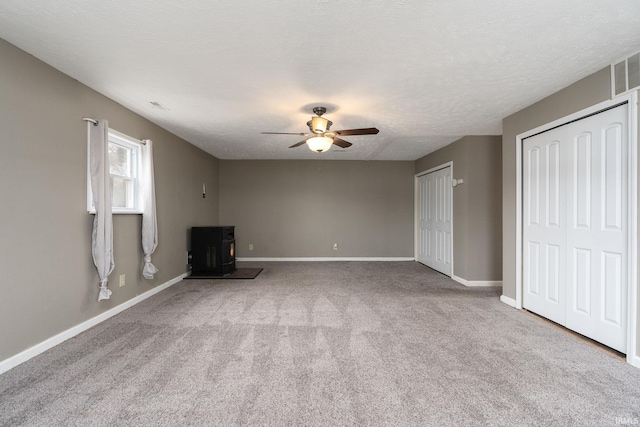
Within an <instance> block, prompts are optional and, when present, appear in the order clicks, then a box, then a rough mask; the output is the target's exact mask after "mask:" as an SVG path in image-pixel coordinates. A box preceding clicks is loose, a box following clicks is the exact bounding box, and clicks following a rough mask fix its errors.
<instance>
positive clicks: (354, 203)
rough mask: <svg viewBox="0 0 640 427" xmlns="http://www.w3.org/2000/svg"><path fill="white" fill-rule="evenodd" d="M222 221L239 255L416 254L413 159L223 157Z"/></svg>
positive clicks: (221, 179)
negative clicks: (233, 228) (232, 228)
mask: <svg viewBox="0 0 640 427" xmlns="http://www.w3.org/2000/svg"><path fill="white" fill-rule="evenodd" d="M220 222H221V223H224V224H229V225H235V226H236V240H237V254H238V256H239V257H413V162H376V161H371V162H368V161H346V160H344V161H328V160H308V161H290V160H273V161H272V160H221V161H220ZM250 243H252V244H253V245H254V250H253V251H251V252H250V251H249V250H248V245H249V244H250ZM333 243H338V248H339V250H338V251H334V250H333V249H332V245H333Z"/></svg>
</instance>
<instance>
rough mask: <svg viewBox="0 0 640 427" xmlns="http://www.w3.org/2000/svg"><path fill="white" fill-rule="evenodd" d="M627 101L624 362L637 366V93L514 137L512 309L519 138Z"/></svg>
mask: <svg viewBox="0 0 640 427" xmlns="http://www.w3.org/2000/svg"><path fill="white" fill-rule="evenodd" d="M624 103H627V106H628V108H627V115H628V117H627V120H628V123H627V126H628V129H627V133H628V135H629V139H628V151H627V153H628V154H627V155H628V174H627V180H628V185H627V191H628V211H627V218H628V219H627V220H628V221H629V224H628V229H629V242H628V257H629V259H628V263H627V264H628V265H627V268H628V271H627V277H628V282H629V283H628V292H627V298H628V300H629V301H628V308H627V363H629V364H631V365H633V366H635V367H638V368H640V352H638V349H637V333H638V327H637V326H638V323H637V322H638V150H637V145H638V112H637V111H638V110H637V104H638V95H637V92H631V93H629V94H626V95H624V96H619V97H616V98H614V99H611V100H607V101H604V102H601V103H599V104H596V105H593V106H591V107H589V108H585V109H584V110H580V111H578V112H576V113H573V114H570V115H568V116H565V117H562V118H560V119H558V120H554V121H552V122H550V123H547V124H544V125H542V126H538V127H536V128H534V129H531V130H529V131H527V132H523V133H521V134H519V135H517V136H516V141H515V142H516V299H515V308H517V309H522V294H523V285H524V280H523V276H522V275H523V266H522V252H523V249H522V196H523V189H522V182H523V177H522V172H523V170H522V141H523V140H524V139H525V138H528V137H531V136H533V135H536V134H538V133H541V132H545V131H548V130H551V129H553V128H555V127H559V126H563V125H565V124H567V123H569V122H572V121H575V120H579V119H582V118H586V117H587V116H590V115H594V114H597V113H599V112H601V111H603V110H607V109H609V108H613V107H615V106H617V105H620V104H624Z"/></svg>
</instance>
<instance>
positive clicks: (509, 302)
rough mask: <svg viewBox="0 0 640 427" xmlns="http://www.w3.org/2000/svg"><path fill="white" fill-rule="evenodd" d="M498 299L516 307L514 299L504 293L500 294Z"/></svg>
mask: <svg viewBox="0 0 640 427" xmlns="http://www.w3.org/2000/svg"><path fill="white" fill-rule="evenodd" d="M500 301H502V302H503V303H505V304H507V305H508V306H511V307H513V308H516V300H514V299H513V298H509V297H506V296H504V295H500Z"/></svg>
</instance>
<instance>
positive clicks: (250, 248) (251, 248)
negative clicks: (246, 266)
mask: <svg viewBox="0 0 640 427" xmlns="http://www.w3.org/2000/svg"><path fill="white" fill-rule="evenodd" d="M249 250H250V251H252V250H253V243H249Z"/></svg>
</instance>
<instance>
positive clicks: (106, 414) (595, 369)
mask: <svg viewBox="0 0 640 427" xmlns="http://www.w3.org/2000/svg"><path fill="white" fill-rule="evenodd" d="M243 266H246V267H264V271H262V273H261V274H260V275H259V276H258V277H257V278H256V279H255V280H229V281H224V280H221V281H215V282H212V281H210V280H209V281H205V280H203V281H198V280H189V281H183V282H180V283H178V284H176V285H174V286H172V287H171V288H169V289H167V290H165V291H163V292H161V293H159V294H157V295H155V296H153V297H151V298H150V299H148V300H146V301H144V302H142V303H141V304H139V305H137V306H135V307H133V308H131V309H129V310H127V311H125V312H123V313H121V314H120V315H118V316H115V317H113V318H112V319H110V320H108V321H106V322H104V323H102V324H100V325H98V326H96V327H94V328H92V329H90V330H88V331H86V332H84V333H82V334H80V335H79V336H78V337H76V338H74V339H71V340H69V341H67V342H65V343H63V344H61V345H59V346H57V347H56V348H54V349H52V350H50V351H48V352H46V353H44V354H42V355H40V356H38V357H36V358H34V359H32V360H30V361H29V362H26V363H24V364H22V365H20V366H18V367H16V368H14V369H12V370H11V371H9V372H7V373H5V374H3V375H1V376H0V425H2V426H20V425H28V426H52V425H64V426H73V425H77V426H90V425H101V426H107V425H109V426H111V425H113V426H146V425H153V426H163V425H167V426H174V425H176V426H177V425H251V426H258V425H273V426H290V425H316V426H332V425H393V426H410V425H416V426H418V425H419V426H441V425H508V426H526V425H531V426H542V425H544V426H552V425H557V426H567V425H593V426H606V425H612V426H615V425H622V424H624V423H629V422H631V423H632V424H633V423H634V420H636V421H635V423H636V424H637V423H638V421H637V420H638V419H640V369H636V368H633V367H631V366H629V365H627V364H625V363H624V362H621V361H620V360H618V359H616V358H613V357H611V356H609V355H607V354H605V353H604V352H602V351H600V350H598V349H596V348H593V347H592V346H589V345H588V344H586V343H584V342H582V341H580V340H577V339H576V338H574V337H572V336H570V335H568V334H566V333H564V332H563V331H560V330H558V329H557V328H555V327H553V326H552V325H549V324H547V323H545V322H542V321H540V320H538V319H536V318H533V317H532V316H528V315H526V314H524V313H521V312H519V311H517V310H515V309H513V308H510V307H508V306H506V305H505V304H503V303H501V302H500V301H499V300H498V298H499V295H500V289H498V288H465V287H464V286H462V285H459V284H457V283H455V282H453V281H451V280H449V279H448V278H445V277H444V276H442V275H439V274H437V273H435V272H433V271H431V270H429V269H428V268H426V267H424V266H422V265H420V264H417V263H413V262H394V263H383V262H375V263H355V262H331V263H259V264H258V263H255V264H252V263H243Z"/></svg>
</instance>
